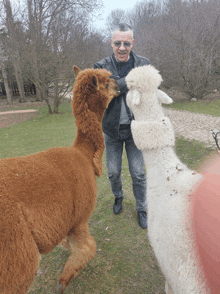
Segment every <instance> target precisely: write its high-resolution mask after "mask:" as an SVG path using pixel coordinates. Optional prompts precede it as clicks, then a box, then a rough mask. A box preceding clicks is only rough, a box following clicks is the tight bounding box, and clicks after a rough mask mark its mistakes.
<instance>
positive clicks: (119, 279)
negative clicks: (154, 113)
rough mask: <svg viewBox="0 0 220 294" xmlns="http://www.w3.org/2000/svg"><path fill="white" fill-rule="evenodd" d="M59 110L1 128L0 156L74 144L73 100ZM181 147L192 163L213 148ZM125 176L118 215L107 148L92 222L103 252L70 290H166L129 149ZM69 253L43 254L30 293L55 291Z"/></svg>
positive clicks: (96, 293) (77, 293) (104, 293)
mask: <svg viewBox="0 0 220 294" xmlns="http://www.w3.org/2000/svg"><path fill="white" fill-rule="evenodd" d="M174 105H175V104H174ZM217 106H218V107H219V102H217ZM217 106H216V107H217ZM214 109H215V107H214ZM59 111H60V113H61V114H59V115H49V114H48V113H47V107H43V108H41V109H40V111H39V115H38V116H37V117H35V119H32V120H29V121H26V122H24V123H22V124H18V125H15V126H12V127H8V128H4V129H0V158H5V157H14V156H23V155H27V154H31V153H34V152H38V151H41V150H45V149H48V148H50V147H56V146H71V145H72V143H73V141H74V138H75V135H76V127H75V124H74V118H73V116H72V113H71V104H70V103H64V104H63V105H62V106H61V107H60V109H59ZM176 152H177V154H178V156H179V157H180V158H181V160H182V161H183V162H184V163H186V164H187V165H188V166H189V167H190V168H196V167H197V166H198V165H199V164H200V163H201V162H202V161H203V160H204V159H205V157H207V156H208V155H209V154H211V153H212V152H213V150H212V149H210V148H206V147H205V145H204V144H201V143H199V142H196V141H191V142H189V141H187V140H184V139H183V138H178V139H177V141H176ZM122 181H123V189H124V194H125V199H124V201H123V212H122V213H121V214H120V215H114V214H113V211H112V206H113V202H114V197H113V195H112V192H111V189H110V185H109V181H108V178H107V169H106V159H105V153H104V155H103V175H102V176H101V178H99V179H97V185H98V201H97V207H96V209H95V210H94V213H93V216H92V218H91V220H90V224H89V226H90V231H91V234H92V235H93V237H94V238H95V240H96V242H97V253H96V255H95V257H94V259H93V260H91V261H90V262H88V264H87V265H86V267H85V268H84V269H83V270H81V271H80V273H79V275H78V276H77V277H76V278H75V279H74V280H72V281H71V282H70V284H69V286H68V287H67V289H66V291H65V293H66V294H70V293H71V294H72V293H74V294H110V293H113V294H120V293H121V294H122V293H123V294H133V293H134V294H136V293H137V294H142V293H147V294H163V293H165V292H164V278H163V275H162V274H161V271H160V269H159V267H158V265H157V262H156V260H155V257H154V254H153V251H152V248H151V246H150V245H149V241H148V237H147V230H142V229H141V228H140V227H139V226H138V223H137V215H136V208H135V200H134V197H133V193H132V184H131V178H130V175H129V171H128V164H127V159H126V155H125V153H124V154H123V170H122ZM67 257H68V252H67V251H66V250H65V249H62V248H60V247H59V246H57V247H56V248H54V250H53V251H52V252H51V253H49V254H46V255H43V256H42V260H41V264H40V268H39V270H38V274H37V276H36V278H35V280H34V282H33V284H32V286H31V288H30V291H29V293H33V294H37V293H39V294H51V293H54V290H55V288H56V285H57V281H58V279H59V275H60V274H61V272H62V269H63V267H64V264H65V261H66V259H67Z"/></svg>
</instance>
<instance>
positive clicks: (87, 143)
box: [73, 129, 96, 161]
mask: <svg viewBox="0 0 220 294" xmlns="http://www.w3.org/2000/svg"><path fill="white" fill-rule="evenodd" d="M73 147H74V148H77V149H78V150H79V151H80V152H82V153H84V154H85V156H86V157H87V158H88V159H90V160H91V161H92V160H93V156H94V153H95V151H96V148H95V144H94V142H93V141H92V140H91V139H89V138H88V137H87V136H86V135H85V134H84V133H83V132H82V131H81V130H79V129H78V130H77V135H76V138H75V141H74V143H73Z"/></svg>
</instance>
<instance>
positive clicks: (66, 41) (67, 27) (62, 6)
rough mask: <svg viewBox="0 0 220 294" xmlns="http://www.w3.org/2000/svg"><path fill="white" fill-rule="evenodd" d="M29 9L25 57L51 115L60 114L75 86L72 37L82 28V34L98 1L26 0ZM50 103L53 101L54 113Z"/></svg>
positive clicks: (32, 77) (38, 90)
mask: <svg viewBox="0 0 220 294" xmlns="http://www.w3.org/2000/svg"><path fill="white" fill-rule="evenodd" d="M27 6H28V17H27V28H28V29H27V40H28V41H27V44H26V51H27V54H26V56H27V57H28V58H29V61H30V63H31V67H32V68H33V75H32V76H31V79H32V80H33V81H34V83H35V84H36V86H37V93H40V94H41V97H42V98H43V99H44V100H45V101H46V102H47V105H48V108H49V112H50V113H52V112H54V113H57V112H58V107H59V104H60V102H61V100H62V98H63V97H64V95H65V94H66V92H67V91H70V84H72V83H73V74H72V65H73V59H74V58H71V57H72V56H73V55H72V54H71V49H72V50H73V48H71V47H68V46H69V45H70V44H71V42H70V40H71V37H72V35H73V32H75V31H77V30H78V28H79V27H80V28H81V30H80V32H81V34H83V28H84V27H85V26H86V25H87V22H88V17H89V14H90V12H92V10H93V9H94V8H96V7H97V1H93V2H91V1H89V0H79V1H67V0H66V1H65V0H62V1H55V0H48V1H40V0H38V1H33V0H27ZM77 41H78V40H76V42H77ZM80 44H81V50H79V52H81V53H82V51H83V50H82V48H83V43H81V42H80ZM30 57H31V58H30ZM78 61H79V60H78ZM51 99H53V101H54V110H53V111H52V107H51Z"/></svg>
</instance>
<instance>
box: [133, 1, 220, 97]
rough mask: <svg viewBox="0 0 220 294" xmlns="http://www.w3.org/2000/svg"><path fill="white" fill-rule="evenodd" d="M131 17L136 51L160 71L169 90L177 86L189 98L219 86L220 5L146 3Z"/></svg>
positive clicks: (173, 2)
mask: <svg viewBox="0 0 220 294" xmlns="http://www.w3.org/2000/svg"><path fill="white" fill-rule="evenodd" d="M131 17H132V21H133V25H134V28H135V45H136V46H135V48H137V49H138V51H139V52H140V53H141V54H144V55H145V56H147V57H149V58H150V59H151V60H152V62H153V64H154V65H156V66H157V67H158V68H159V69H160V70H161V72H162V74H163V77H164V80H165V84H166V85H167V86H169V85H178V86H179V87H181V88H182V89H183V90H184V91H185V93H186V94H187V95H188V97H189V98H190V97H197V98H202V97H203V96H204V95H206V94H207V93H208V92H210V91H211V90H212V89H213V87H216V86H217V83H218V81H219V76H218V75H217V74H216V72H217V69H218V67H219V53H220V50H219V48H220V47H219V45H220V44H219V42H220V40H219V31H220V3H219V1H216V0H209V1H201V0H200V1H199V0H190V1H184V0H164V1H163V3H162V4H161V3H159V2H158V1H152V2H146V1H143V2H141V3H139V4H137V5H136V7H135V10H134V11H133V16H131Z"/></svg>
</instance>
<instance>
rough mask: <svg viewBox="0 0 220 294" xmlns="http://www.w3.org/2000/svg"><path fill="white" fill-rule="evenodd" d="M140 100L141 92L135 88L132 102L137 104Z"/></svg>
mask: <svg viewBox="0 0 220 294" xmlns="http://www.w3.org/2000/svg"><path fill="white" fill-rule="evenodd" d="M140 102H141V93H140V92H139V91H138V90H136V89H135V90H134V91H133V98H132V103H133V105H139V104H140Z"/></svg>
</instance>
